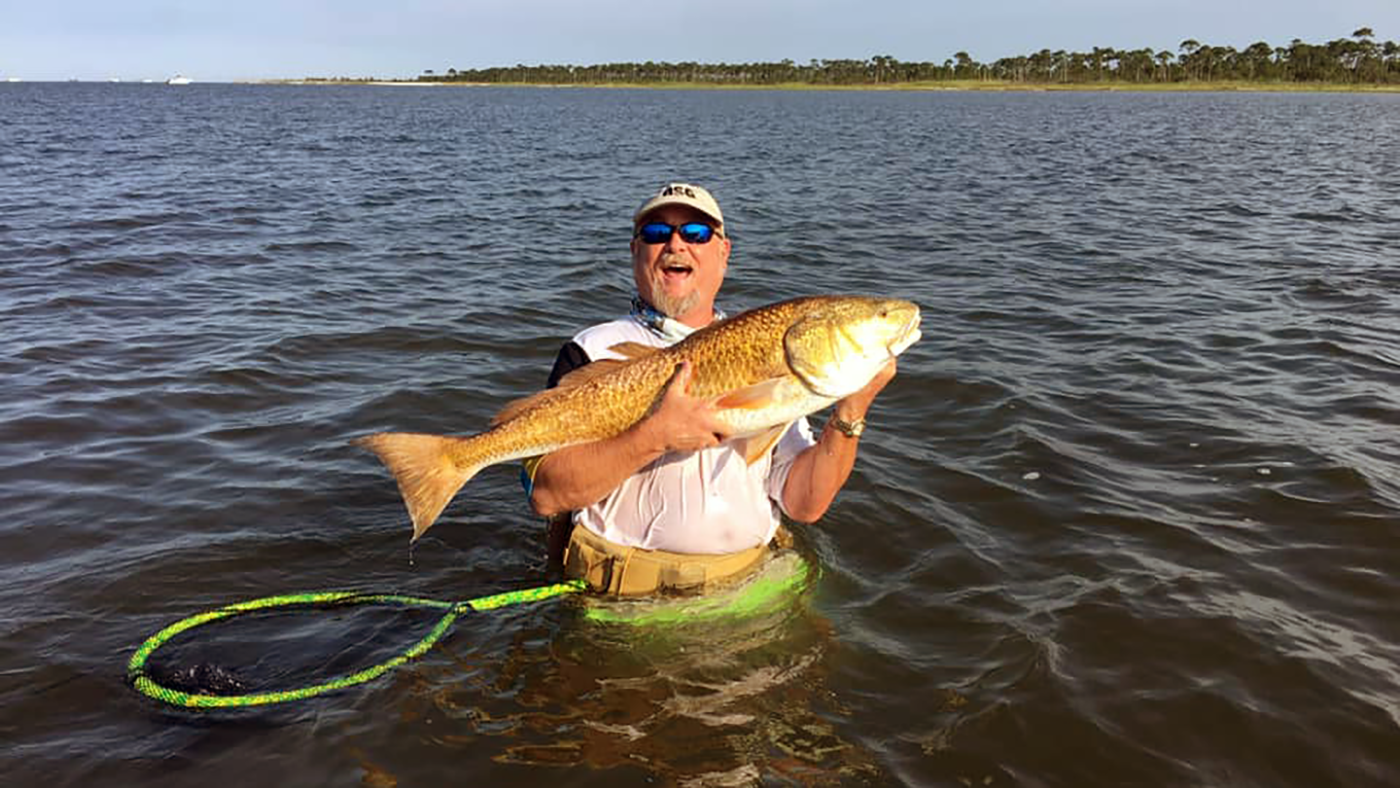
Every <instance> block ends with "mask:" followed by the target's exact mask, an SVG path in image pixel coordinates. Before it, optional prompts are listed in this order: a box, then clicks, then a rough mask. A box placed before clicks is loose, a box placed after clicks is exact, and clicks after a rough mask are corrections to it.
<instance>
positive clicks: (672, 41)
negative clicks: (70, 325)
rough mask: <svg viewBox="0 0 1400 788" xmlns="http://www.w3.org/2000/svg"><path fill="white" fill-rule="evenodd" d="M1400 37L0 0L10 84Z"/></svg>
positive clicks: (1060, 19)
mask: <svg viewBox="0 0 1400 788" xmlns="http://www.w3.org/2000/svg"><path fill="white" fill-rule="evenodd" d="M1361 27H1370V28H1371V29H1373V30H1374V31H1375V35H1376V38H1377V40H1382V41H1384V40H1390V41H1400V0H1249V1H1248V2H1246V1H1245V0H1152V2H1143V0H971V1H969V0H956V2H948V1H947V0H857V1H852V0H844V1H843V0H705V2H698V1H694V0H673V2H669V3H662V4H660V5H655V6H648V5H645V4H642V3H639V2H636V0H457V1H456V2H449V0H376V1H375V2H369V1H368V0H333V1H332V0H314V1H307V2H299V1H298V0H240V2H237V3H234V2H219V3H214V2H208V1H207V0H206V1H205V2H199V0H180V1H178V2H177V1H176V0H166V1H165V2H158V1H156V0H116V1H115V2H114V1H113V0H64V2H48V3H38V2H33V0H28V1H26V0H0V80H3V79H4V78H6V77H18V78H21V79H25V80H33V81H41V80H67V79H82V80H107V79H122V80H140V79H157V80H164V79H166V78H167V77H170V76H172V75H175V74H183V75H185V76H187V77H190V78H191V79H194V80H195V81H200V82H227V81H238V80H249V79H281V78H291V79H295V78H300V77H307V76H319V77H337V76H346V77H379V78H403V77H414V76H417V75H418V74H421V73H423V71H425V70H427V69H432V70H434V71H436V72H438V73H442V72H445V71H446V70H447V69H449V68H456V69H468V68H482V67H487V66H509V65H515V64H517V63H524V64H529V65H535V64H540V63H555V64H574V65H584V64H589V63H607V62H624V61H636V62H643V61H647V60H654V61H671V62H677V61H697V62H707V63H719V62H725V63H740V62H758V61H780V60H783V59H785V58H786V59H791V60H793V61H796V62H798V63H806V62H808V61H810V60H814V59H838V58H852V59H865V58H868V57H871V56H873V55H890V56H893V57H895V58H897V59H899V60H906V61H933V62H939V63H941V62H943V61H944V60H947V59H949V58H951V57H952V56H953V54H954V53H956V52H959V51H966V52H968V53H969V54H971V55H972V57H973V58H974V59H976V60H978V61H981V62H992V61H994V60H997V59H999V58H1002V57H1008V56H1012V55H1022V54H1030V53H1032V52H1036V51H1039V50H1041V49H1051V50H1060V49H1063V50H1067V51H1088V50H1090V49H1092V48H1093V47H1096V46H1101V47H1112V48H1114V49H1140V48H1142V47H1151V48H1152V49H1153V50H1154V51H1160V50H1163V49H1166V50H1169V51H1172V52H1176V51H1177V49H1178V47H1179V45H1180V44H1181V42H1182V41H1184V40H1187V39H1194V40H1196V41H1199V42H1201V43H1203V44H1212V45H1216V46H1233V47H1236V48H1238V49H1243V48H1244V47H1246V46H1248V45H1249V44H1251V43H1254V42H1255V41H1266V42H1268V43H1269V44H1270V45H1272V46H1285V45H1287V44H1288V43H1289V42H1290V41H1292V40H1293V39H1295V38H1298V39H1302V40H1303V41H1306V42H1308V43H1322V42H1325V41H1330V40H1332V39H1336V38H1345V37H1348V36H1350V35H1351V33H1352V32H1353V31H1355V30H1356V29H1358V28H1361Z"/></svg>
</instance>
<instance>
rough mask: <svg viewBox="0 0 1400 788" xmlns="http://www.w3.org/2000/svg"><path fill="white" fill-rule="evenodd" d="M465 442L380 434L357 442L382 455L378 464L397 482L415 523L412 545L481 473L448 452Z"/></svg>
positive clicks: (418, 436) (460, 439)
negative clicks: (455, 459)
mask: <svg viewBox="0 0 1400 788" xmlns="http://www.w3.org/2000/svg"><path fill="white" fill-rule="evenodd" d="M463 440H466V439H464V438H450V437H446V436H442V435H424V434H419V433H407V432H378V433H375V434H373V435H367V436H365V437H363V438H357V439H356V440H355V441H354V443H355V445H357V446H363V447H364V448H366V449H369V450H370V451H372V452H374V453H375V454H377V455H379V461H380V462H382V463H384V466H385V467H386V468H388V469H389V473H391V474H393V476H394V481H396V482H398V485H399V492H400V493H402V494H403V502H404V506H406V507H408V516H409V518H410V519H412V520H413V540H412V541H413V542H416V541H418V538H419V537H421V536H422V535H423V534H424V533H425V532H426V531H427V530H428V529H429V528H431V527H432V526H433V523H434V522H436V521H437V518H438V515H440V514H442V510H443V509H446V508H447V504H448V503H449V502H450V501H451V500H452V497H453V496H455V495H456V494H457V491H458V490H460V489H462V485H464V484H466V483H467V482H468V481H469V480H470V479H471V478H472V477H473V476H475V475H476V474H477V471H479V470H481V467H480V466H478V467H475V468H470V467H468V468H462V467H460V466H458V465H457V463H455V462H453V460H452V455H451V453H450V452H449V449H450V448H451V447H452V445H453V444H454V443H457V442H460V441H463ZM410 544H412V542H410Z"/></svg>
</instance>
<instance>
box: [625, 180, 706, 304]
mask: <svg viewBox="0 0 1400 788" xmlns="http://www.w3.org/2000/svg"><path fill="white" fill-rule="evenodd" d="M647 222H664V223H666V224H669V225H671V226H673V227H679V226H680V225H682V224H685V223H686V222H705V223H706V224H710V225H713V224H714V220H712V219H710V218H709V217H707V216H705V214H703V213H701V212H699V211H697V210H695V209H694V208H687V207H685V206H683V205H666V206H662V207H660V208H657V209H656V210H654V211H652V212H651V213H649V214H647V215H646V216H644V217H643V218H642V222H641V223H642V224H645V223H647ZM728 267H729V239H728V238H721V237H720V236H719V234H718V233H716V234H715V235H714V236H713V237H712V238H710V240H709V241H708V242H706V243H703V244H688V243H686V242H685V241H684V240H683V239H682V238H681V235H680V233H678V232H672V233H671V239H670V240H669V241H667V242H665V243H660V244H647V243H643V242H642V239H641V238H633V239H632V277H633V278H634V279H635V280H636V282H637V292H638V293H640V294H641V296H642V298H644V299H646V301H647V302H648V303H650V304H651V305H652V306H654V307H656V308H657V309H658V310H660V311H661V312H663V313H665V314H666V315H669V316H670V317H673V318H675V319H676V320H679V321H681V322H682V323H685V324H686V325H689V326H693V327H699V326H703V325H706V324H707V323H709V322H710V319H711V317H713V315H714V308H715V296H716V295H717V294H718V293H719V286H720V285H721V284H723V282H724V272H725V271H726V270H727V269H728Z"/></svg>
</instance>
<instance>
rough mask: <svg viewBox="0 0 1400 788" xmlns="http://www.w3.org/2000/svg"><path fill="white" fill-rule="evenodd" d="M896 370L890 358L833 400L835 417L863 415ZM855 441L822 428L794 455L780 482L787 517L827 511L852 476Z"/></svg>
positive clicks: (805, 518) (808, 517) (813, 516)
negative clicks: (846, 394) (863, 382)
mask: <svg viewBox="0 0 1400 788" xmlns="http://www.w3.org/2000/svg"><path fill="white" fill-rule="evenodd" d="M895 371H896V365H895V362H894V360H893V359H891V360H890V362H889V363H888V364H886V365H885V366H884V368H882V369H881V370H880V372H879V373H878V374H876V375H875V377H874V379H872V380H871V381H870V382H869V383H868V384H866V386H865V388H863V389H861V390H860V391H857V392H856V393H854V394H852V395H851V396H849V397H847V398H845V399H843V400H841V401H840V402H838V403H836V416H837V417H838V418H840V419H841V420H842V421H846V422H854V421H856V420H857V419H863V418H865V414H866V412H867V411H868V410H870V403H872V402H874V401H875V395H877V394H879V393H880V391H881V389H883V388H884V387H885V385H886V384H887V383H889V382H890V380H891V379H892V378H893V377H894V374H895ZM858 443H860V438H858V437H850V436H848V435H846V434H845V433H843V432H841V431H840V430H834V429H823V430H822V434H821V437H820V438H819V439H818V440H817V443H816V445H815V446H811V447H808V448H807V449H805V450H803V452H802V453H801V454H799V455H797V458H796V459H794V460H793V461H792V469H791V470H790V471H788V477H787V482H785V483H784V484H783V508H784V509H785V510H786V511H787V513H788V516H789V517H791V518H792V519H794V520H797V521H798V522H803V523H810V522H815V521H817V520H820V519H821V517H822V515H824V514H826V510H827V509H828V508H830V507H831V502H832V501H834V500H836V493H838V492H840V491H841V487H842V486H843V485H845V484H846V479H847V478H849V477H850V475H851V468H853V467H854V466H855V463H856V445H857V444H858Z"/></svg>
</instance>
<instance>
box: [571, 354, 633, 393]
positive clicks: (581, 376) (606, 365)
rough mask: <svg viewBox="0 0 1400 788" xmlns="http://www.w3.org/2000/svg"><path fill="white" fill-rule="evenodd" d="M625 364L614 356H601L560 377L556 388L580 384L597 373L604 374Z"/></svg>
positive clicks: (596, 375) (594, 376)
mask: <svg viewBox="0 0 1400 788" xmlns="http://www.w3.org/2000/svg"><path fill="white" fill-rule="evenodd" d="M626 364H627V362H626V361H624V360H621V359H615V358H601V359H598V360H597V361H590V362H588V363H587V364H584V365H583V366H581V367H579V368H578V369H576V370H574V371H573V372H570V373H569V374H567V375H565V376H564V377H562V378H560V379H559V386H558V388H561V389H566V388H571V387H573V386H582V385H583V384H585V383H587V382H588V381H590V380H592V379H594V378H596V377H598V376H599V375H606V374H608V373H609V372H612V371H613V370H615V369H617V368H618V367H621V366H624V365H626Z"/></svg>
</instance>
